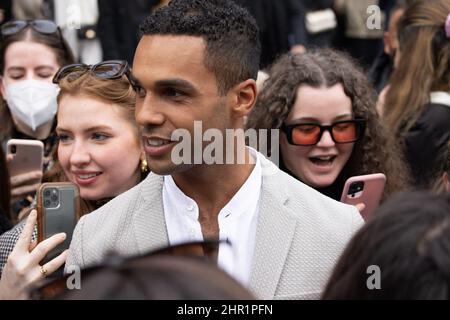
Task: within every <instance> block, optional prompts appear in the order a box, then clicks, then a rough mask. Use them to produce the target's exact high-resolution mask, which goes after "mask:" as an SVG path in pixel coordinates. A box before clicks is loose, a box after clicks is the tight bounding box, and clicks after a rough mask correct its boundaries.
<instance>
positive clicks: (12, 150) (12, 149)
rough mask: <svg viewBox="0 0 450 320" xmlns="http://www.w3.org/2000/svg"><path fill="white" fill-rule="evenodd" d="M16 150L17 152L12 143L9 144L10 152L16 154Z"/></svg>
mask: <svg viewBox="0 0 450 320" xmlns="http://www.w3.org/2000/svg"><path fill="white" fill-rule="evenodd" d="M16 152H17V147H16V146H15V145H14V144H13V145H12V146H11V153H12V154H16Z"/></svg>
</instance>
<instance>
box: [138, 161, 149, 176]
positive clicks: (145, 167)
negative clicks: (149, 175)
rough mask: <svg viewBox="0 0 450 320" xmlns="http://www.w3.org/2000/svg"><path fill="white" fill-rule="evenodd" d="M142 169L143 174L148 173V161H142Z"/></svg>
mask: <svg viewBox="0 0 450 320" xmlns="http://www.w3.org/2000/svg"><path fill="white" fill-rule="evenodd" d="M140 167H141V172H142V173H146V172H147V171H148V163H147V160H145V159H142V160H141V163H140Z"/></svg>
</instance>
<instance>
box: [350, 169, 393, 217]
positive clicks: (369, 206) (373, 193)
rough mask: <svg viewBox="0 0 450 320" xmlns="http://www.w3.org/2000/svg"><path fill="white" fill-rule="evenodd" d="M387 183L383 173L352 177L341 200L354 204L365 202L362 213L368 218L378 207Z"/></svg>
mask: <svg viewBox="0 0 450 320" xmlns="http://www.w3.org/2000/svg"><path fill="white" fill-rule="evenodd" d="M385 184H386V176H385V175H384V174H382V173H374V174H368V175H362V176H354V177H351V178H349V179H348V180H347V181H346V182H345V185H344V190H343V192H342V196H341V202H344V203H346V204H351V205H354V206H356V205H359V204H361V203H362V204H364V208H363V209H362V210H360V213H361V216H362V217H363V219H364V220H367V218H368V217H370V216H371V215H372V213H373V212H374V211H375V209H376V208H377V207H378V205H379V203H380V200H381V197H382V196H383V191H384V186H385Z"/></svg>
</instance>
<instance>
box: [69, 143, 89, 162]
mask: <svg viewBox="0 0 450 320" xmlns="http://www.w3.org/2000/svg"><path fill="white" fill-rule="evenodd" d="M90 161H91V155H90V153H89V150H88V148H87V147H86V146H85V145H84V144H83V143H82V142H76V143H75V144H74V147H73V149H72V153H71V154H70V165H71V166H73V167H76V168H83V167H86V166H87V165H88V164H89V162H90Z"/></svg>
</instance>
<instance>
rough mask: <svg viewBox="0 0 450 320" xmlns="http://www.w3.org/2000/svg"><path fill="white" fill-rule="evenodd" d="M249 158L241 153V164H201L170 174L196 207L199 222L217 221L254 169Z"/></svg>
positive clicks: (248, 155)
mask: <svg viewBox="0 0 450 320" xmlns="http://www.w3.org/2000/svg"><path fill="white" fill-rule="evenodd" d="M251 158H252V157H251V155H250V153H249V151H248V150H245V159H246V161H245V164H220V165H218V164H214V165H206V164H202V165H197V166H195V167H193V168H191V169H190V170H188V171H186V172H180V173H177V174H174V175H173V179H174V181H175V183H176V184H177V186H178V187H179V188H180V190H182V191H183V193H184V194H185V195H187V196H188V197H190V198H192V199H194V200H195V202H196V203H197V204H198V206H199V214H200V217H199V220H201V219H203V218H214V219H217V216H218V214H219V212H220V210H221V209H222V208H223V207H224V206H225V205H226V204H227V203H228V202H229V201H230V200H231V199H232V198H233V196H234V195H235V194H236V193H237V192H238V191H239V189H240V188H241V187H242V185H243V184H244V183H245V181H246V180H247V179H248V177H249V176H250V174H251V172H252V170H253V168H254V166H255V165H254V164H253V163H252V162H253V161H252V162H251V161H250V159H251Z"/></svg>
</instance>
